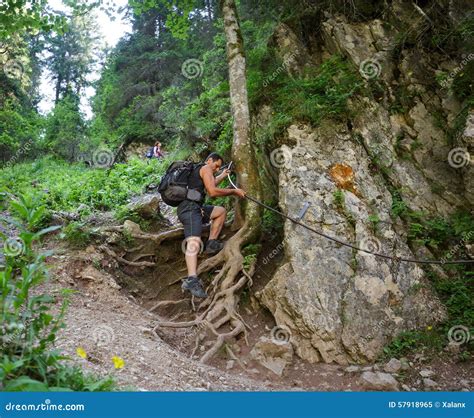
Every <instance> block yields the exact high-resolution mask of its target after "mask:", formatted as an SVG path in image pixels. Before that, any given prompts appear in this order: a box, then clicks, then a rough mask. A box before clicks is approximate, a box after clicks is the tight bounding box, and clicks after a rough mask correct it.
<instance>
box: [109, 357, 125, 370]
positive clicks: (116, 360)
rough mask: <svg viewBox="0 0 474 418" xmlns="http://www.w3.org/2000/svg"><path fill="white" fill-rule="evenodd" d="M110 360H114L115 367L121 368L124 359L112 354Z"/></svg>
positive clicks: (123, 364)
mask: <svg viewBox="0 0 474 418" xmlns="http://www.w3.org/2000/svg"><path fill="white" fill-rule="evenodd" d="M112 361H113V362H114V367H115V368H116V369H121V368H122V367H123V366H125V361H124V360H123V358H121V357H119V356H113V357H112Z"/></svg>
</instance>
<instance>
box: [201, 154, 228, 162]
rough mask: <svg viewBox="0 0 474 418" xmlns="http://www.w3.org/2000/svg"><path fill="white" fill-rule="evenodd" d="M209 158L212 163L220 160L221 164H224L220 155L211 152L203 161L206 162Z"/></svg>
mask: <svg viewBox="0 0 474 418" xmlns="http://www.w3.org/2000/svg"><path fill="white" fill-rule="evenodd" d="M209 158H212V161H219V160H221V161H222V164H224V159H223V158H222V157H221V155H220V154H218V153H217V152H211V153H210V154H209V155H208V156H207V158H206V160H205V161H207V160H208V159H209Z"/></svg>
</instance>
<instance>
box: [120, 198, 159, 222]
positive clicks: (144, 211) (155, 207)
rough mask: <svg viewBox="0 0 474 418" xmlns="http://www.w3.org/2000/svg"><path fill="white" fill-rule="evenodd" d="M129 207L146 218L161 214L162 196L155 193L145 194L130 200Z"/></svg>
mask: <svg viewBox="0 0 474 418" xmlns="http://www.w3.org/2000/svg"><path fill="white" fill-rule="evenodd" d="M128 208H129V209H130V210H132V211H134V212H136V213H138V214H139V215H140V216H141V217H143V218H144V219H150V218H153V217H156V215H157V214H159V210H160V198H159V197H158V196H157V195H155V194H145V195H143V196H140V197H138V198H136V199H135V200H133V201H132V202H130V204H129V205H128Z"/></svg>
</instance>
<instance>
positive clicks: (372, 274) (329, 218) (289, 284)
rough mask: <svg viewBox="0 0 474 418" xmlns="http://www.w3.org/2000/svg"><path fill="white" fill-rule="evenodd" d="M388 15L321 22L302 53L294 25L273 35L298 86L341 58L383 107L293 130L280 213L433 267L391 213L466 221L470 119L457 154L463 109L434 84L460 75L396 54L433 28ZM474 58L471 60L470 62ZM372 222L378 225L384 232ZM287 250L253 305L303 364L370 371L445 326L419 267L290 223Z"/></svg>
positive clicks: (355, 102)
mask: <svg viewBox="0 0 474 418" xmlns="http://www.w3.org/2000/svg"><path fill="white" fill-rule="evenodd" d="M389 14H390V15H391V16H392V20H389V19H387V20H380V19H372V20H370V19H369V20H365V21H360V20H358V21H351V20H350V19H349V18H347V17H346V16H344V15H339V14H330V13H323V14H321V17H320V19H321V21H319V22H318V25H317V26H318V27H320V28H321V29H320V32H319V33H317V34H315V35H314V37H313V41H312V42H313V44H308V42H306V45H304V43H303V42H302V40H301V39H298V36H297V34H296V33H295V31H293V30H292V28H291V25H286V24H283V25H280V26H279V27H278V28H277V30H276V32H275V37H274V39H275V40H274V42H275V44H276V45H277V46H278V47H279V48H280V56H281V57H282V58H283V59H284V60H285V62H286V65H285V69H286V70H287V71H288V72H289V73H290V74H291V75H298V74H301V73H302V72H303V70H302V69H303V67H304V66H308V65H315V64H314V63H319V62H321V61H323V60H324V59H325V58H327V57H328V56H330V55H332V54H336V53H337V54H342V55H343V56H345V57H347V59H348V60H349V61H350V62H351V63H352V64H353V65H354V67H355V68H357V70H358V71H360V74H361V76H362V77H363V78H364V79H365V80H366V83H367V84H369V83H372V84H374V82H376V84H377V86H379V87H380V92H379V94H377V95H371V96H369V95H363V94H361V95H358V96H356V97H353V98H352V99H351V102H350V104H349V107H350V115H351V116H349V117H348V120H347V121H345V122H334V121H326V122H323V123H322V124H321V126H319V127H317V128H315V127H311V126H309V125H307V124H303V123H298V122H297V121H295V123H294V124H293V125H292V126H290V128H289V129H288V130H287V135H286V138H285V141H286V143H287V144H288V145H283V146H282V147H281V148H280V149H279V150H278V151H279V152H280V153H281V154H282V155H283V158H284V159H285V161H284V163H283V164H280V165H279V167H278V172H279V174H278V175H279V202H280V207H281V208H282V209H283V210H284V211H285V212H286V213H290V214H296V213H298V212H299V210H300V208H301V207H302V206H303V203H304V202H310V203H311V207H310V209H309V211H308V212H307V214H306V216H305V218H304V222H305V223H307V224H308V225H310V226H312V227H314V228H317V229H319V230H321V231H323V232H324V233H327V234H328V235H331V236H334V237H337V238H339V239H341V240H343V241H346V242H349V243H352V244H354V245H357V246H359V247H362V248H367V249H370V250H375V251H377V252H380V253H384V254H393V255H396V256H401V257H408V258H432V257H433V255H432V254H430V252H429V251H428V250H427V249H426V248H424V247H420V246H418V247H414V246H413V245H412V246H411V248H410V246H409V245H408V241H407V226H406V224H405V223H404V222H403V220H402V219H400V218H399V217H397V216H393V213H391V208H392V205H393V203H394V198H395V196H394V191H396V193H397V196H396V197H397V198H398V199H402V200H403V201H404V202H406V203H407V204H408V205H409V207H410V208H411V209H413V210H419V211H424V212H426V213H429V214H432V215H441V216H448V215H449V214H451V213H453V212H454V211H455V210H458V209H460V208H464V209H466V208H467V209H469V207H468V205H469V204H472V199H473V198H472V188H473V180H472V164H471V165H470V164H469V153H468V152H469V151H472V146H473V143H472V139H473V132H472V126H473V122H472V115H471V117H470V118H468V121H467V125H466V127H465V129H463V131H464V133H463V134H461V135H458V136H457V138H456V141H457V143H454V144H453V143H451V144H449V143H448V140H447V138H446V130H444V129H442V127H440V119H441V120H442V121H443V123H444V124H446V128H451V127H452V126H454V125H455V123H457V122H458V120H459V117H458V116H459V114H460V113H461V112H462V111H465V107H464V108H463V103H460V102H459V101H457V100H456V99H455V98H454V97H453V96H452V94H451V93H450V90H449V89H447V88H442V87H439V88H437V89H436V88H435V89H434V88H433V84H432V83H428V82H427V80H430V79H431V80H433V79H434V77H435V76H436V74H438V73H439V72H440V71H451V70H452V69H455V68H456V67H458V66H459V65H462V63H459V62H455V61H453V60H450V59H449V58H447V57H446V56H442V55H441V54H440V55H436V54H431V55H424V54H422V53H420V51H419V50H417V49H416V48H412V47H410V46H406V45H404V44H403V45H401V46H400V44H399V43H396V42H395V40H396V39H400V37H401V36H402V35H404V36H405V35H407V30H408V31H413V33H414V36H416V33H418V32H417V31H420V30H423V27H424V26H423V25H425V24H426V23H427V21H426V19H429V18H428V17H427V16H424V13H423V10H421V9H420V8H419V7H418V6H416V5H414V4H413V3H406V2H401V1H395V2H393V4H392V5H391V7H390V10H389ZM396 19H405V23H406V24H407V25H408V29H404V30H405V32H404V33H401V29H399V28H398V29H397V26H396V25H394V24H391V23H390V22H392V23H393V22H394V20H396ZM428 24H429V22H428ZM315 27H316V23H315ZM408 33H410V32H408ZM315 43H316V44H315ZM305 48H306V50H305ZM395 48H397V51H396V53H394V49H395ZM288 51H294V53H293V54H289V52H288ZM315 51H316V52H315ZM285 57H286V58H285ZM470 58H474V56H472V57H471V56H470V55H466V59H467V60H469V59H470ZM400 92H403V93H400ZM400 95H401V97H400ZM397 100H402V101H403V103H404V109H403V111H401V112H393V111H391V106H393V103H395V102H397ZM436 115H437V117H435V116H436ZM294 144H296V146H295V145H294ZM453 150H454V151H453ZM455 153H458V155H455ZM459 153H461V154H459ZM466 160H467V161H466ZM456 161H457V162H456ZM338 190H340V191H338ZM371 215H372V216H373V215H376V216H377V217H378V219H379V221H378V222H377V227H376V228H374V225H373V222H371V218H370V216H371ZM284 248H285V262H284V263H283V264H282V265H281V266H280V267H279V269H278V271H277V272H276V274H275V275H274V277H273V279H272V280H271V281H270V282H269V283H268V284H267V285H266V287H265V288H264V289H263V290H262V291H261V292H259V294H258V295H257V296H258V297H259V298H260V300H261V302H262V303H263V304H264V305H266V306H267V307H268V308H269V309H270V311H271V312H272V313H273V315H274V317H275V319H276V322H277V324H278V325H279V326H282V327H286V328H287V329H288V330H289V331H290V333H291V339H290V341H291V342H292V343H293V345H294V348H295V350H296V352H297V354H298V355H299V356H300V357H302V358H304V359H307V360H309V361H312V362H318V361H325V362H333V361H334V362H337V363H340V364H345V363H350V362H362V363H363V362H366V361H371V360H374V359H375V358H376V357H377V356H378V355H379V354H380V353H381V350H382V348H383V346H384V345H386V344H387V343H388V342H390V341H391V340H392V339H393V338H394V337H395V336H396V335H397V334H398V333H400V332H401V331H403V330H411V329H416V328H419V327H422V326H426V325H430V324H433V323H436V322H438V321H440V320H443V318H445V315H446V313H445V309H444V307H443V305H442V304H441V303H440V301H439V300H438V298H437V297H436V295H435V293H434V291H433V290H432V289H431V286H430V283H429V281H428V280H427V278H426V276H425V272H424V270H423V269H422V268H420V266H418V265H416V264H409V263H401V264H400V265H397V264H396V263H393V262H391V261H390V260H386V259H383V258H378V257H375V256H373V255H369V254H366V253H363V252H357V251H354V250H352V249H351V248H348V247H344V246H341V245H338V244H337V243H334V242H331V241H328V240H326V239H324V238H322V237H320V236H317V235H315V234H313V233H311V232H310V231H308V230H306V229H304V228H302V227H300V226H295V225H293V224H292V223H291V222H289V221H286V223H285V227H284Z"/></svg>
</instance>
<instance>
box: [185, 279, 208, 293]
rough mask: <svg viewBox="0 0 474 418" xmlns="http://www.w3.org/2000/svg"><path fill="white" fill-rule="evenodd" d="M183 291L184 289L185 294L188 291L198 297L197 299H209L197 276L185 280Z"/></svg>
mask: <svg viewBox="0 0 474 418" xmlns="http://www.w3.org/2000/svg"><path fill="white" fill-rule="evenodd" d="M181 289H183V292H184V291H185V290H188V291H189V292H191V294H192V295H193V296H196V297H197V298H207V293H206V292H205V291H204V289H203V288H202V283H201V280H199V277H197V276H189V277H187V278H186V279H184V280H183V284H182V285H181Z"/></svg>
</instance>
